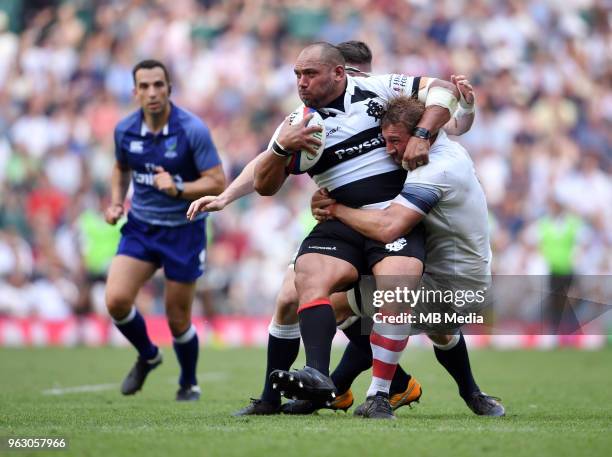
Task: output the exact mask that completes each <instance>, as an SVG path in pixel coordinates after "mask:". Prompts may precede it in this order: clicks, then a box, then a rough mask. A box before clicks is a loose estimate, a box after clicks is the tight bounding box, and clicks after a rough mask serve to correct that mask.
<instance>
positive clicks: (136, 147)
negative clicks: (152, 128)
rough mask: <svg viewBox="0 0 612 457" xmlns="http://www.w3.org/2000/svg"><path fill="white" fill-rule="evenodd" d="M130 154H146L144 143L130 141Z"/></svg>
mask: <svg viewBox="0 0 612 457" xmlns="http://www.w3.org/2000/svg"><path fill="white" fill-rule="evenodd" d="M130 152H131V153H133V154H142V153H143V152H144V147H143V143H142V141H130Z"/></svg>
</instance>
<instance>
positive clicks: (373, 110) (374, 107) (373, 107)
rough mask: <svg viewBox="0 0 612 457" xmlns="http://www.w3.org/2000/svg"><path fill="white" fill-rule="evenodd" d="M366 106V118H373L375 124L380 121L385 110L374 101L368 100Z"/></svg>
mask: <svg viewBox="0 0 612 457" xmlns="http://www.w3.org/2000/svg"><path fill="white" fill-rule="evenodd" d="M367 106H368V110H367V111H366V113H367V114H368V116H370V117H373V118H374V120H376V122H378V121H380V120H381V119H382V117H383V116H384V115H385V108H384V107H383V106H382V105H381V104H380V103H378V102H377V101H376V100H370V101H369V102H368V105H367Z"/></svg>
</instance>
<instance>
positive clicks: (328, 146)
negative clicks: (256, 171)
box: [275, 74, 420, 207]
mask: <svg viewBox="0 0 612 457" xmlns="http://www.w3.org/2000/svg"><path fill="white" fill-rule="evenodd" d="M419 81H420V77H412V76H406V75H401V74H388V75H377V76H370V77H368V78H363V77H351V76H348V75H347V87H346V91H345V93H344V111H341V110H338V109H334V108H321V109H318V110H317V111H318V112H319V114H321V116H322V117H323V119H324V122H325V150H324V152H323V155H322V156H321V158H320V159H319V161H318V162H317V164H316V165H315V166H314V167H313V168H311V169H310V170H309V171H308V174H309V175H310V176H311V177H312V179H313V180H314V181H315V183H316V184H317V185H318V186H319V187H321V188H323V187H324V188H327V189H328V190H329V192H330V194H331V196H332V197H333V198H334V199H336V201H338V202H339V203H343V204H345V205H347V206H351V207H360V206H364V205H370V204H374V203H380V202H385V201H389V200H392V199H393V198H395V196H396V195H397V194H399V192H400V191H401V189H402V186H403V184H404V180H405V178H406V172H405V171H404V170H403V169H402V168H401V167H399V166H398V165H397V164H396V163H395V162H394V161H393V159H391V157H390V156H389V155H388V154H387V152H386V145H385V139H384V138H383V136H382V130H381V128H380V121H381V118H382V116H383V115H384V113H385V110H386V107H387V103H388V102H389V100H390V99H391V98H393V97H396V96H398V95H408V96H414V97H416V96H417V93H418V89H419ZM278 130H279V129H277V132H276V133H275V136H276V135H277V134H278Z"/></svg>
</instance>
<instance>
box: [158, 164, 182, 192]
mask: <svg viewBox="0 0 612 457" xmlns="http://www.w3.org/2000/svg"><path fill="white" fill-rule="evenodd" d="M153 183H154V185H155V188H156V189H158V190H161V191H162V192H163V193H165V194H168V195H170V196H171V197H176V196H177V195H178V189H177V188H176V183H175V182H174V178H173V177H172V175H171V174H170V173H168V172H167V171H166V170H164V167H155V176H153Z"/></svg>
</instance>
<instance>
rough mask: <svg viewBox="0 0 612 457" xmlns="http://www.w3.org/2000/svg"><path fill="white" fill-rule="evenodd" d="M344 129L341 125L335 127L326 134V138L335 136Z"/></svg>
mask: <svg viewBox="0 0 612 457" xmlns="http://www.w3.org/2000/svg"><path fill="white" fill-rule="evenodd" d="M341 129H342V126H341V125H339V126H338V127H334V128H333V129H329V130H328V131H327V132H325V137H326V138H327V137H328V136H330V135H333V134H334V133H336V132H339V131H340V130H341Z"/></svg>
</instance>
